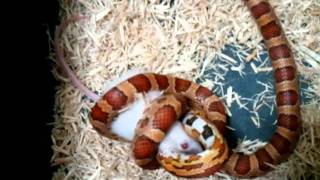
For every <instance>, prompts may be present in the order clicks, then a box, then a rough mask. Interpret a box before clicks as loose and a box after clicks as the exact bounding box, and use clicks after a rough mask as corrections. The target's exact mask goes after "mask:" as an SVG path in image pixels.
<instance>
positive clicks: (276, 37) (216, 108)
mask: <svg viewBox="0 0 320 180" xmlns="http://www.w3.org/2000/svg"><path fill="white" fill-rule="evenodd" d="M244 2H245V3H246V5H247V6H248V8H249V9H250V11H251V14H252V16H253V17H254V19H255V21H256V23H257V25H258V26H259V29H260V31H261V34H262V36H263V38H264V42H265V45H266V47H267V48H268V52H269V56H270V59H271V62H272V66H273V69H274V78H275V89H276V103H277V113H278V117H277V118H278V121H277V125H276V126H277V127H276V132H275V133H274V135H273V136H272V137H271V139H270V140H269V142H268V143H267V145H266V146H264V147H263V148H261V149H259V150H257V151H256V152H255V153H253V154H251V155H245V154H241V153H237V152H232V151H230V153H229V154H230V155H229V156H228V153H227V151H228V148H227V146H225V142H224V140H223V138H220V139H219V138H218V139H219V141H218V140H217V141H216V142H219V143H218V145H217V144H216V145H215V146H214V147H213V146H212V147H209V149H210V148H211V150H215V151H216V152H218V153H217V154H215V156H211V157H210V158H211V159H210V160H208V159H201V158H199V157H195V156H194V157H193V159H192V158H191V159H188V160H184V161H175V160H174V159H171V160H168V159H165V160H164V159H162V158H161V157H158V159H157V160H156V158H155V157H154V156H155V154H156V151H157V149H156V148H157V144H158V143H159V142H160V141H161V139H162V138H163V136H164V135H165V133H166V131H167V130H168V128H169V127H170V125H171V124H172V122H173V121H175V120H177V119H179V117H180V116H181V115H182V114H184V112H185V110H186V108H185V105H184V104H185V103H186V102H185V101H186V100H184V98H187V99H188V100H189V101H190V102H191V104H193V105H192V106H193V107H196V108H200V109H203V111H204V112H205V117H206V118H207V119H209V121H210V123H212V125H214V126H215V127H216V128H217V129H218V133H220V134H221V135H223V134H224V133H225V132H226V114H225V109H224V106H223V104H222V103H221V102H220V101H219V99H218V97H216V96H215V95H213V93H212V92H211V91H210V90H208V89H207V88H206V87H203V86H201V85H198V84H196V83H193V82H191V81H189V80H185V79H180V78H177V77H173V76H168V75H161V74H155V73H146V74H138V75H135V76H133V77H131V78H129V79H128V80H126V81H123V82H121V83H120V84H119V85H117V86H116V87H114V88H112V89H111V90H109V91H108V92H106V93H105V94H104V95H103V97H102V98H101V99H100V100H99V101H98V102H97V103H96V104H95V106H94V107H93V108H92V111H91V122H92V125H93V127H94V128H95V129H97V130H98V131H99V132H100V133H101V134H102V135H104V136H107V137H109V138H112V139H117V140H119V137H117V136H116V135H115V134H113V133H112V132H111V131H110V125H111V124H112V121H113V119H114V117H115V116H117V115H118V114H119V113H120V112H121V111H122V110H123V109H125V108H126V107H127V106H128V104H130V103H131V102H133V101H134V100H135V95H136V94H137V93H147V92H149V91H151V90H160V91H164V92H165V93H166V94H175V96H174V97H171V96H169V97H166V98H165V100H163V99H162V100H159V101H160V102H159V101H157V102H156V103H155V105H151V107H153V108H150V109H147V110H146V111H145V116H146V117H149V118H148V122H144V121H147V120H143V119H142V120H141V122H140V123H139V129H138V130H137V135H136V136H137V137H136V138H135V141H134V143H133V144H134V146H133V154H134V157H135V158H136V162H137V163H138V165H140V166H142V167H145V168H149V169H152V168H156V167H158V162H160V163H161V164H162V165H164V166H166V169H169V170H170V172H171V173H173V174H176V175H178V176H187V177H201V176H208V175H210V174H212V173H214V172H215V171H217V170H218V169H219V168H221V167H222V166H223V169H225V170H226V172H228V173H229V174H231V175H234V176H237V177H255V176H259V175H263V174H265V173H266V172H268V171H270V170H271V169H272V168H271V167H270V165H269V164H271V165H276V164H278V163H280V162H282V161H283V160H285V159H286V158H287V157H288V156H289V155H290V154H291V153H292V150H293V149H294V147H295V144H296V142H297V141H298V138H299V135H300V128H301V120H300V109H299V104H300V99H299V90H298V82H297V71H296V66H295V62H294V60H293V54H292V51H291V49H290V47H289V44H288V42H287V40H286V37H285V35H284V33H283V31H282V28H281V27H280V24H279V22H278V19H277V17H276V15H275V13H274V12H273V10H272V8H271V6H270V4H269V3H268V2H267V1H265V0H244ZM176 96H179V98H177V97H176ZM180 96H183V97H182V98H181V97H180ZM169 99H172V101H168V100H169ZM161 101H162V103H161ZM163 101H165V103H163ZM150 119H151V121H152V122H153V123H151V125H148V127H149V128H147V129H148V130H149V135H148V133H147V134H146V133H143V131H142V130H141V129H143V127H145V125H146V124H150V122H149V121H150ZM151 131H152V132H153V133H150V132H151ZM217 137H220V135H217ZM227 156H228V158H226V157H227ZM203 157H208V156H203ZM215 158H218V159H219V160H217V161H215V160H214V159H215ZM205 161H207V162H205ZM223 161H225V162H223ZM179 163H180V164H179ZM181 163H184V165H182V164H181ZM173 167H175V168H173ZM181 172H183V173H181Z"/></svg>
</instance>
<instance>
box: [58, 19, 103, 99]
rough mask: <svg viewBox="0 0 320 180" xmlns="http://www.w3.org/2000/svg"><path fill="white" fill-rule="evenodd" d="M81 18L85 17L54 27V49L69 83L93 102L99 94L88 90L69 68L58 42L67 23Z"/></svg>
mask: <svg viewBox="0 0 320 180" xmlns="http://www.w3.org/2000/svg"><path fill="white" fill-rule="evenodd" d="M82 19H87V17H85V16H76V17H73V18H70V19H67V20H65V21H63V22H62V23H61V25H60V26H59V27H57V28H56V31H55V34H54V49H55V52H56V56H57V60H58V62H59V63H60V65H61V68H62V70H63V71H64V72H65V73H66V74H67V76H68V77H69V79H70V80H71V83H72V84H73V85H74V86H75V87H76V88H79V89H80V91H81V92H82V93H83V94H85V95H86V96H87V97H88V98H90V99H91V100H93V101H94V102H97V101H98V100H99V99H100V96H99V95H97V94H96V93H94V92H92V91H91V90H89V89H88V88H87V87H86V86H85V85H84V84H83V83H82V82H81V81H80V80H79V78H78V77H77V76H76V74H75V73H74V72H73V71H72V70H71V69H70V67H69V65H68V64H67V62H66V60H65V58H64V53H63V50H62V48H61V47H60V46H59V43H60V35H61V33H62V31H63V30H64V29H65V28H66V27H67V25H68V24H69V23H70V22H73V21H78V20H82Z"/></svg>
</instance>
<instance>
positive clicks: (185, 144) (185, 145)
mask: <svg viewBox="0 0 320 180" xmlns="http://www.w3.org/2000/svg"><path fill="white" fill-rule="evenodd" d="M180 146H181V148H182V149H183V150H186V149H188V147H189V144H188V143H187V142H185V143H182V144H180Z"/></svg>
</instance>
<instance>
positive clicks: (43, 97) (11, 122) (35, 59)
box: [0, 0, 59, 180]
mask: <svg viewBox="0 0 320 180" xmlns="http://www.w3.org/2000/svg"><path fill="white" fill-rule="evenodd" d="M9 3H13V4H10V5H9V4H3V5H2V10H3V11H2V12H6V15H5V16H2V19H3V21H2V28H1V29H2V30H4V31H8V32H6V33H4V32H2V33H1V34H2V35H1V42H2V46H3V48H2V51H3V52H4V53H3V55H2V60H3V61H2V62H3V63H2V64H1V67H2V68H1V70H2V71H1V73H2V76H1V77H2V78H1V83H2V88H1V89H2V90H4V91H3V93H2V97H3V98H2V99H4V101H2V105H3V106H4V107H5V108H4V113H3V114H2V118H1V120H2V121H1V122H2V124H1V125H0V127H1V129H2V130H1V132H2V133H3V135H2V140H3V142H4V143H3V144H2V145H1V146H2V148H0V149H2V150H4V151H5V152H4V153H1V154H2V155H1V156H0V157H1V158H2V159H3V160H5V161H2V163H1V166H2V167H4V168H5V169H4V170H3V171H2V172H3V174H2V175H1V176H2V177H7V178H4V179H41V180H45V179H51V178H52V172H53V171H55V169H54V167H51V163H50V159H51V157H52V149H51V144H52V141H51V138H50V135H51V129H52V126H49V125H48V123H50V122H53V120H54V119H53V108H54V98H55V97H54V95H55V87H56V86H57V85H58V82H57V81H56V80H55V79H54V77H53V75H52V72H51V69H52V66H53V65H54V63H53V61H52V60H50V59H49V58H48V57H49V51H50V48H51V47H52V46H51V47H50V46H49V43H50V42H49V37H48V34H47V31H48V30H49V31H50V33H51V37H53V33H54V29H55V27H56V25H59V18H58V13H59V3H58V0H39V1H36V0H35V1H23V2H18V1H12V2H9ZM7 63H8V64H7ZM1 109H2V110H3V108H1ZM7 123H8V124H7Z"/></svg>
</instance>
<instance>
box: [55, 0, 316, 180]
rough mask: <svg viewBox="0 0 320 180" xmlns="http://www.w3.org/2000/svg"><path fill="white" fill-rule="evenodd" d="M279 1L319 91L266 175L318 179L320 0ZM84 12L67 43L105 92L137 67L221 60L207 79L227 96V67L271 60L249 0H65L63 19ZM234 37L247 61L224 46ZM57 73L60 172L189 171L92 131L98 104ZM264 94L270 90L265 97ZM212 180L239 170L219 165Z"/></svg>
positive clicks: (169, 68)
mask: <svg viewBox="0 0 320 180" xmlns="http://www.w3.org/2000/svg"><path fill="white" fill-rule="evenodd" d="M270 3H271V5H273V7H275V11H276V13H277V14H278V16H279V18H280V20H281V23H282V25H283V28H284V31H285V33H286V35H287V37H288V39H289V42H290V43H291V45H292V47H293V50H294V55H295V58H296V62H297V65H298V70H299V73H300V75H301V76H303V77H305V78H306V79H307V80H308V81H309V84H310V86H309V87H308V89H305V90H303V91H305V92H306V93H309V94H310V97H312V98H313V99H314V103H310V104H306V105H303V106H302V107H301V109H302V117H303V122H304V123H303V135H302V136H301V139H300V142H299V144H298V147H297V149H296V150H295V153H294V154H293V155H292V156H291V157H290V158H289V161H288V162H286V163H283V164H281V165H280V166H277V167H276V170H275V171H273V172H272V173H269V174H267V175H266V176H265V177H260V178H259V179H274V178H275V177H277V178H284V177H286V176H287V177H290V178H291V179H300V178H299V177H304V178H305V179H308V178H319V177H320V171H319V169H320V152H319V149H320V109H319V107H320V105H319V104H320V100H319V99H320V73H319V72H320V70H319V67H320V61H319V57H320V55H319V54H320V26H319V24H320V18H319V15H320V3H319V1H318V0H285V1H276V0H271V1H270ZM78 15H84V16H86V17H88V19H85V20H80V21H78V22H76V23H71V24H70V25H69V26H68V27H67V28H66V29H65V31H64V33H63V35H62V42H61V45H62V47H64V50H65V56H66V59H67V61H68V62H69V63H70V66H71V67H72V69H73V70H74V71H75V72H76V74H77V76H78V77H79V78H80V79H81V81H82V82H83V83H84V84H85V85H86V86H87V87H88V88H89V89H91V90H92V91H95V92H97V93H99V94H103V92H104V90H105V84H106V83H107V82H109V81H110V80H112V79H114V78H116V77H119V76H120V74H123V73H125V72H127V71H128V70H130V69H135V68H139V69H143V70H148V71H153V72H157V73H166V74H168V73H169V74H174V75H177V76H181V77H183V78H187V79H191V80H195V79H197V78H198V77H201V76H202V75H203V73H204V70H205V69H206V68H210V67H214V68H219V69H220V70H221V69H222V72H221V71H216V73H217V74H218V75H220V76H218V78H216V79H209V78H206V79H205V81H203V83H202V84H203V85H205V86H207V87H209V88H212V89H213V90H214V91H215V92H218V91H221V94H222V95H223V97H224V98H228V92H223V88H222V87H223V86H224V84H223V83H222V82H223V80H224V77H223V76H224V74H223V71H227V70H229V69H230V70H232V71H237V72H239V76H241V74H243V73H245V72H243V71H242V66H243V64H244V63H247V62H250V63H253V62H256V61H261V62H262V60H261V59H260V60H259V59H257V57H259V56H258V55H259V54H261V53H264V52H263V51H264V49H265V48H264V45H262V44H261V40H262V37H261V35H260V34H259V31H258V29H257V27H256V25H255V23H254V21H253V19H252V18H251V16H250V13H249V11H248V10H247V8H246V7H245V6H244V4H243V3H242V1H240V0H228V1H225V0H216V1H206V0H194V1H186V0H176V1H174V2H173V3H172V4H171V6H170V1H169V0H163V1H162V2H161V3H160V2H159V1H158V0H152V1H150V2H147V1H142V0H135V1H118V0H69V1H61V17H62V18H63V19H68V18H70V17H73V16H78ZM226 44H232V45H234V46H236V47H237V49H238V50H237V51H238V52H237V54H238V57H239V59H240V61H239V60H235V59H232V58H230V57H228V55H226V54H223V53H221V52H222V49H223V48H224V47H225V45H226ZM243 44H244V45H245V46H244V45H243ZM248 49H253V51H252V52H250V51H247V50H248ZM216 56H219V57H223V58H224V60H225V64H218V63H217V62H216V61H215V60H213V59H214V57H216ZM54 61H55V60H54ZM260 65H261V63H260ZM255 68H256V72H257V73H259V72H261V71H269V70H270V68H269V67H265V66H258V67H255ZM53 74H54V75H55V77H56V78H57V79H58V80H59V81H61V82H62V83H61V85H60V86H59V87H58V89H57V92H56V105H55V115H54V117H55V122H54V123H53V124H52V126H53V130H52V149H53V156H52V165H54V166H58V167H59V168H58V170H57V171H56V172H55V173H54V176H53V179H59V180H60V179H183V178H177V177H175V176H172V175H171V174H169V173H168V172H166V171H164V170H163V169H159V170H156V171H145V170H142V169H140V168H139V167H137V166H136V165H135V164H134V162H133V159H132V158H131V155H130V153H128V152H130V145H129V144H126V143H122V142H118V141H113V140H109V139H107V138H102V137H101V136H100V135H98V134H97V132H96V131H95V130H93V129H92V127H91V125H90V122H89V120H88V113H89V110H90V107H92V105H93V104H92V102H90V101H88V100H87V99H86V98H85V97H83V95H82V94H81V93H80V92H79V90H78V89H76V88H75V87H73V86H72V85H71V83H70V81H69V80H68V79H67V78H65V77H64V75H63V74H62V73H61V72H60V69H59V67H58V66H57V67H54V69H53ZM231 90H232V92H231V96H232V97H231V102H230V103H232V102H233V101H234V102H236V103H237V104H238V105H239V106H241V104H242V105H243V106H244V107H245V102H246V101H245V99H243V98H242V97H239V96H237V93H236V90H234V89H231ZM260 93H261V92H260ZM229 94H230V92H229ZM257 94H259V92H257ZM314 94H316V95H317V96H314ZM263 95H265V92H264V93H262V94H261V96H260V98H261V97H262V96H263ZM229 96H230V95H229ZM257 97H258V96H257ZM229 98H230V97H229ZM258 99H259V98H258ZM260 100H261V99H260ZM229 101H230V99H229ZM247 101H249V100H247ZM256 102H257V101H256ZM259 103H266V101H259ZM259 103H256V106H255V107H256V108H259ZM270 107H272V108H273V106H271V105H270ZM228 114H229V115H231V114H230V112H229V113H228ZM253 118H257V117H253ZM256 120H257V119H255V121H256ZM257 123H258V122H257ZM208 179H234V178H231V177H230V176H228V175H226V174H223V173H217V174H216V175H214V176H211V177H209V178H208Z"/></svg>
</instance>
